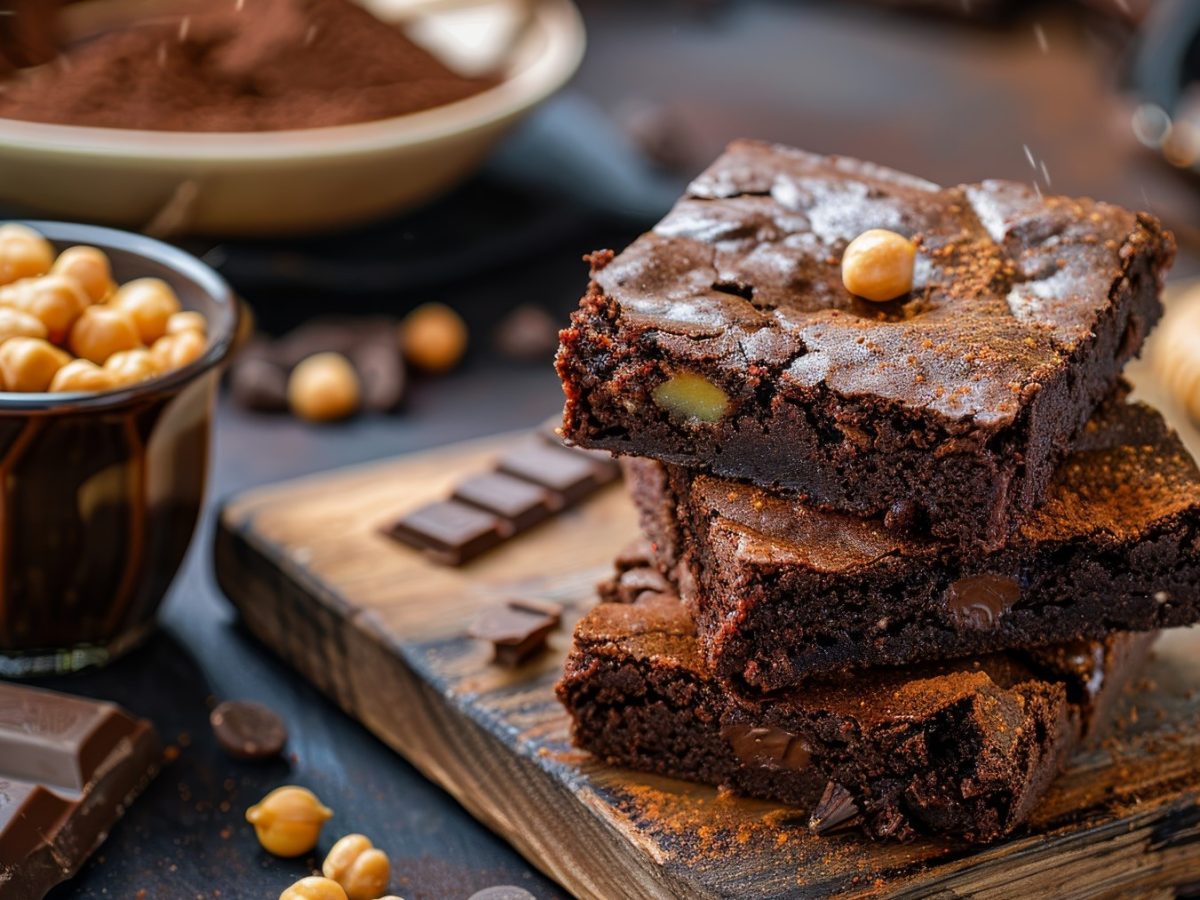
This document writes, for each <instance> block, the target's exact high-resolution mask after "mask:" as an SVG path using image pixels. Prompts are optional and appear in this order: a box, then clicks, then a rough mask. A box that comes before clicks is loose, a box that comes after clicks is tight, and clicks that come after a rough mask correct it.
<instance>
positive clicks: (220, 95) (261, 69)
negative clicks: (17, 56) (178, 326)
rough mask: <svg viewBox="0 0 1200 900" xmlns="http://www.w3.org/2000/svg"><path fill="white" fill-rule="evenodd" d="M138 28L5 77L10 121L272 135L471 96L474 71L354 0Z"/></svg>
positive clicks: (269, 4) (0, 110)
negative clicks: (450, 64)
mask: <svg viewBox="0 0 1200 900" xmlns="http://www.w3.org/2000/svg"><path fill="white" fill-rule="evenodd" d="M199 9H200V11H199V12H193V13H192V14H190V15H182V14H174V15H171V16H165V17H159V18H156V19H154V20H146V21H141V22H135V23H131V24H129V25H127V26H125V27H123V28H121V29H118V30H113V31H109V32H106V33H103V34H101V35H99V36H97V37H94V38H91V39H90V40H87V41H85V42H82V43H79V44H76V45H73V46H71V47H68V48H67V49H66V50H65V51H64V52H63V53H62V54H61V55H60V56H59V58H58V59H57V60H56V61H54V62H51V63H49V64H46V65H42V66H39V67H37V68H32V69H26V70H23V71H20V72H17V73H15V74H12V75H10V76H9V77H8V78H6V79H4V80H3V81H2V82H0V117H5V118H11V119H24V120H28V121H35V122H51V123H59V124H70V125H91V126H100V127H107V128H139V129H153V130H166V131H271V130H280V129H292V128H315V127H321V126H327V125H344V124H349V123H352V122H364V121H371V120H375V119H384V118H389V117H392V116H399V115H404V114H406V113H411V112H417V111H419V110H423V109H429V108H431V107H435V106H441V105H443V104H446V103H451V102H453V101H456V100H461V99H463V98H465V97H469V96H471V95H473V94H476V93H479V92H480V91H482V90H484V89H486V88H488V87H491V86H492V85H494V84H495V83H496V79H493V78H464V77H462V76H460V75H458V74H456V73H455V72H453V71H451V70H450V69H449V68H447V67H446V66H445V65H444V64H443V63H442V62H441V61H440V60H438V59H437V58H436V57H434V56H433V55H432V54H430V53H428V52H427V51H425V50H424V49H422V48H421V47H419V46H417V45H416V44H414V43H413V42H412V41H411V40H409V39H408V37H406V36H405V35H404V34H403V33H402V32H401V31H400V30H399V29H397V28H394V27H392V26H391V25H388V24H386V23H384V22H382V21H380V20H379V19H377V18H375V17H374V16H372V15H371V14H370V13H368V12H367V11H366V10H364V9H362V8H361V7H359V6H357V5H355V4H354V3H352V2H350V0H241V2H238V0H213V2H212V3H209V4H204V5H202V6H201V7H199Z"/></svg>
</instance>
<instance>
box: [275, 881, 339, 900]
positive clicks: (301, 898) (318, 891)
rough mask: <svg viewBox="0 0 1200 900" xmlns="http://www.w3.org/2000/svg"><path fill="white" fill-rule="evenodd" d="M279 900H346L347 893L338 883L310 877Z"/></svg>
mask: <svg viewBox="0 0 1200 900" xmlns="http://www.w3.org/2000/svg"><path fill="white" fill-rule="evenodd" d="M279 900H346V892H345V891H343V890H342V886H341V885H340V884H338V883H337V882H336V881H330V880H329V879H328V878H320V877H318V876H316V875H310V876H309V877H308V878H301V879H300V880H299V881H297V882H296V883H295V884H293V885H292V886H291V887H290V888H288V889H287V890H286V891H284V892H283V893H282V894H280V895H279Z"/></svg>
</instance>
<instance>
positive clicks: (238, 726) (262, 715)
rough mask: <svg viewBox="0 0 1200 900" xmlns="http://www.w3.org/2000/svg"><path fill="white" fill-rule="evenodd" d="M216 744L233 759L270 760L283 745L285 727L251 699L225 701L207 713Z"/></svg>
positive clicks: (278, 719)
mask: <svg viewBox="0 0 1200 900" xmlns="http://www.w3.org/2000/svg"><path fill="white" fill-rule="evenodd" d="M208 720H209V722H210V723H211V725H212V730H213V734H214V735H216V738H217V743H218V744H220V745H221V749H223V750H224V751H225V752H226V753H228V754H229V755H230V756H233V757H236V758H237V759H270V758H271V757H273V756H278V755H279V754H280V752H282V750H283V746H284V744H286V743H287V727H286V726H285V725H284V724H283V719H281V718H279V716H278V714H277V713H276V712H275V711H274V710H273V709H271V708H270V707H267V706H263V704H261V703H255V702H253V701H251V700H226V701H225V702H224V703H222V704H220V705H219V706H218V707H217V708H216V709H214V710H213V711H212V713H210V714H209V717H208Z"/></svg>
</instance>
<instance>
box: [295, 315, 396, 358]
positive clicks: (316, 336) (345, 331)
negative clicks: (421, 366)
mask: <svg viewBox="0 0 1200 900" xmlns="http://www.w3.org/2000/svg"><path fill="white" fill-rule="evenodd" d="M383 330H387V331H388V333H389V334H391V335H395V333H396V326H395V323H390V324H389V323H386V322H378V321H373V320H370V319H354V318H336V317H329V318H324V317H323V318H318V319H312V320H310V321H308V322H305V323H304V324H303V325H300V326H299V327H297V328H295V329H293V330H292V331H290V332H288V333H287V334H285V335H284V336H283V337H281V338H280V339H279V340H278V341H276V342H275V345H274V348H273V349H274V353H275V356H276V358H277V359H278V361H279V364H280V365H282V366H285V367H287V368H289V369H290V368H292V367H293V366H295V365H297V364H298V363H299V362H301V361H302V360H304V359H307V358H308V357H310V356H312V355H313V354H314V353H340V354H341V355H342V356H347V357H348V356H350V354H351V353H352V352H353V351H354V348H355V347H357V346H358V345H359V344H361V343H363V341H364V340H365V339H366V338H367V337H368V336H369V335H371V334H372V332H375V331H383ZM397 346H399V344H397Z"/></svg>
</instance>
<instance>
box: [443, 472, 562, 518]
mask: <svg viewBox="0 0 1200 900" xmlns="http://www.w3.org/2000/svg"><path fill="white" fill-rule="evenodd" d="M454 499H455V500H461V501H462V502H463V503H469V504H470V505H471V506H477V507H479V508H480V509H483V510H486V511H487V512H490V513H495V514H496V515H498V516H500V517H501V518H503V519H504V520H505V521H506V522H508V523H509V525H510V526H511V527H512V531H513V532H514V533H515V532H518V531H525V530H526V529H528V528H532V527H533V526H534V525H536V524H538V522H541V521H543V520H544V519H547V518H549V516H550V515H551V513H553V512H555V511H556V510H559V509H561V508H562V498H561V497H560V496H559V495H558V494H554V493H551V492H550V491H548V490H547V489H546V488H544V487H541V486H539V485H536V484H533V483H531V482H529V481H525V480H524V479H521V478H515V477H513V476H512V475H506V474H504V473H503V472H484V473H482V474H479V475H473V476H471V477H470V478H468V479H467V480H466V481H464V482H462V483H461V484H459V486H458V487H457V488H455V489H454Z"/></svg>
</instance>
